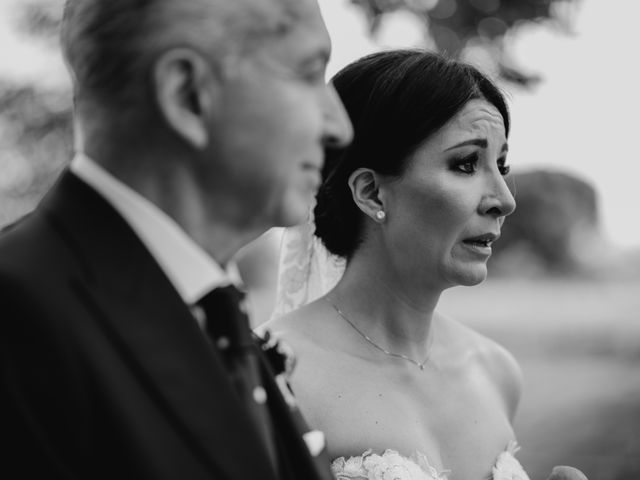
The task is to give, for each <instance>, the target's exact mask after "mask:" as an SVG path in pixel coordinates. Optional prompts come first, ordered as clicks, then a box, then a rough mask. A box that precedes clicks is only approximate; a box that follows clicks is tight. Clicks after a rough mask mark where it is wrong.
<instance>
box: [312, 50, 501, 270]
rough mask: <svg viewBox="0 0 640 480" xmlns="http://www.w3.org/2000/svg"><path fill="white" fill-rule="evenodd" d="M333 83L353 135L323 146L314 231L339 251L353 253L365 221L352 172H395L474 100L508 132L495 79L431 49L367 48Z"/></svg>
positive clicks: (403, 166) (331, 250)
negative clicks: (488, 107)
mask: <svg viewBox="0 0 640 480" xmlns="http://www.w3.org/2000/svg"><path fill="white" fill-rule="evenodd" d="M332 82H333V84H334V86H335V88H336V90H337V92H338V95H339V96H340V99H341V100H342V102H343V103H344V105H345V108H346V110H347V113H348V115H349V118H350V119H351V122H352V124H353V128H354V137H353V142H352V143H351V144H350V145H349V146H347V147H345V148H342V149H327V151H326V152H325V153H326V156H325V166H324V168H323V172H322V177H323V183H322V186H321V187H320V189H319V191H318V195H317V204H316V207H315V210H314V214H315V222H316V236H318V238H320V239H321V240H322V242H323V243H324V245H325V247H327V249H328V250H329V251H330V252H331V253H333V254H335V255H339V256H341V257H346V258H350V257H351V256H352V255H353V252H354V251H355V250H356V248H357V247H358V245H359V243H360V242H361V237H362V229H363V225H364V214H363V213H362V212H361V211H360V210H359V209H358V207H357V206H356V204H355V203H354V201H353V199H352V196H351V190H350V188H349V185H348V183H347V182H348V178H349V176H350V175H351V173H352V172H353V171H354V170H356V169H358V168H361V167H366V168H370V169H372V170H374V171H376V172H378V173H380V174H383V175H391V176H400V175H401V174H402V173H403V172H404V170H405V168H406V164H407V160H408V158H409V157H410V155H411V154H412V153H413V152H414V151H415V150H416V149H417V148H418V147H419V146H420V145H421V144H422V143H424V142H425V140H427V139H428V138H429V137H431V135H433V134H434V133H436V132H437V131H438V130H439V129H440V128H441V127H443V126H444V125H445V124H446V123H447V122H448V121H449V120H450V119H451V118H452V117H454V116H455V115H456V114H457V113H458V112H459V111H460V110H462V108H464V106H465V105H466V104H467V103H468V102H469V101H470V100H473V99H477V98H482V99H485V100H486V101H488V102H489V103H491V104H492V105H493V106H495V107H496V109H497V110H498V111H499V112H500V114H501V115H502V119H503V120H504V126H505V133H506V135H507V136H508V134H509V111H508V108H507V105H506V103H505V100H504V97H503V95H502V94H501V93H500V91H499V89H498V88H497V87H496V85H495V84H494V83H493V82H492V81H491V80H489V78H487V77H486V76H485V75H484V74H482V73H480V72H479V71H478V70H477V69H476V68H474V67H472V66H471V65H468V64H466V63H463V62H460V61H457V60H453V59H448V58H445V57H443V56H441V55H439V54H436V53H432V52H426V51H421V50H392V51H386V52H379V53H374V54H372V55H368V56H366V57H364V58H361V59H360V60H357V61H356V62H354V63H352V64H350V65H348V66H347V67H345V68H344V69H342V70H341V71H340V72H338V74H336V75H335V77H333V79H332Z"/></svg>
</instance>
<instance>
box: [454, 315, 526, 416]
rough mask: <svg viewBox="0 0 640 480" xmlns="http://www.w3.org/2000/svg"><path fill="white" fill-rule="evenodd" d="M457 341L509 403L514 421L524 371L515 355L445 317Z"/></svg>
mask: <svg viewBox="0 0 640 480" xmlns="http://www.w3.org/2000/svg"><path fill="white" fill-rule="evenodd" d="M442 318H443V319H442V322H443V323H445V324H446V325H447V326H448V328H449V329H450V331H451V335H452V337H455V338H456V339H457V342H456V343H457V344H458V345H459V347H460V349H461V350H462V351H464V352H466V353H468V354H471V355H470V357H469V358H472V359H473V362H474V364H475V365H476V366H480V367H481V368H482V369H483V370H484V371H485V373H486V376H487V378H488V379H489V381H490V382H491V383H492V384H493V385H495V387H496V388H497V389H498V390H499V392H500V394H501V396H502V398H503V399H504V402H505V408H506V409H507V412H508V414H509V417H510V418H511V419H513V416H514V415H515V412H516V410H517V408H518V404H519V402H520V396H521V393H522V384H523V375H522V369H521V368H520V365H519V364H518V362H517V360H516V359H515V357H514V356H513V354H512V353H511V352H510V351H509V350H507V349H506V348H505V347H504V346H503V345H501V344H500V343H498V342H497V341H495V340H493V339H492V338H489V337H487V336H486V335H483V334H481V333H479V332H477V331H475V330H474V329H472V328H470V327H469V326H467V325H465V324H463V323H462V322H459V321H457V320H454V319H452V318H449V317H442Z"/></svg>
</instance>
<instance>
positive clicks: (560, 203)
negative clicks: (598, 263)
mask: <svg viewBox="0 0 640 480" xmlns="http://www.w3.org/2000/svg"><path fill="white" fill-rule="evenodd" d="M510 183H512V185H513V186H512V190H513V193H514V196H515V198H516V202H517V205H518V206H517V208H516V210H515V212H514V213H513V214H511V216H509V217H508V219H507V220H506V222H505V224H504V226H503V227H502V236H501V238H500V240H499V241H498V242H496V243H495V245H494V246H493V250H494V257H493V258H492V263H493V265H494V266H495V267H496V270H497V271H498V272H500V271H502V272H503V273H507V274H509V273H513V271H520V272H528V273H531V274H536V273H541V272H542V273H554V274H570V273H574V272H580V271H581V270H583V268H585V267H589V266H591V264H592V259H591V258H590V256H591V252H592V251H593V249H594V246H596V245H598V244H599V243H600V242H601V241H602V238H601V234H600V225H599V218H598V199H597V195H596V191H595V189H594V188H593V186H591V185H590V184H589V183H587V182H585V181H583V180H581V179H579V178H576V177H575V176H573V175H569V174H566V173H563V172H559V171H548V170H533V171H528V172H522V173H514V174H513V178H512V179H510Z"/></svg>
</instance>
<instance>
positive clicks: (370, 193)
mask: <svg viewBox="0 0 640 480" xmlns="http://www.w3.org/2000/svg"><path fill="white" fill-rule="evenodd" d="M348 183H349V188H350V189H351V196H352V197H353V201H354V202H355V204H356V205H357V206H358V208H359V209H360V210H362V212H363V213H364V214H365V215H367V216H368V217H370V218H371V219H373V220H374V221H375V222H380V221H381V220H383V219H381V218H380V216H379V215H380V214H379V213H378V212H384V211H385V205H384V201H383V198H382V196H381V195H380V177H379V175H378V174H377V173H376V172H375V171H373V170H371V169H370V168H358V169H356V170H354V171H353V173H351V175H349V180H348Z"/></svg>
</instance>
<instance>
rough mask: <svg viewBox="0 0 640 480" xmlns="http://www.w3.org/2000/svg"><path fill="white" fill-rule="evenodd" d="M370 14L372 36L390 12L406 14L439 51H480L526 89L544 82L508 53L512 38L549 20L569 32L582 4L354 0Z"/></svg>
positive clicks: (565, 0)
mask: <svg viewBox="0 0 640 480" xmlns="http://www.w3.org/2000/svg"><path fill="white" fill-rule="evenodd" d="M351 1H352V3H354V4H355V5H357V6H359V7H360V8H362V9H363V11H364V12H365V14H366V16H367V18H368V20H369V30H370V31H371V33H372V34H373V35H375V33H376V32H377V30H378V29H379V27H380V25H381V23H382V22H383V21H384V18H385V16H386V15H388V14H389V13H392V12H395V11H398V10H406V11H409V12H411V13H413V14H414V15H416V16H417V17H418V18H419V19H420V20H421V21H422V22H423V23H424V25H425V35H426V37H427V38H426V39H425V41H426V40H427V39H431V40H432V41H433V43H435V46H436V48H437V49H438V50H439V51H442V52H446V53H448V54H450V55H453V56H455V57H463V58H464V54H465V52H466V51H468V50H469V49H471V48H475V49H481V50H483V51H484V52H485V53H486V55H484V56H483V58H485V60H488V61H490V62H491V63H492V65H485V67H486V68H487V69H488V70H492V71H494V72H495V73H496V74H497V75H498V76H499V77H500V78H502V79H503V80H505V81H507V82H510V83H512V84H517V85H520V86H523V87H530V86H532V85H533V84H535V83H537V82H538V81H539V80H540V77H539V76H538V75H537V74H535V73H527V72H526V71H525V69H524V68H523V67H520V66H518V65H516V63H515V61H514V59H513V58H511V57H510V55H509V52H508V49H507V48H506V46H507V44H508V39H509V35H510V34H512V33H513V32H515V31H517V29H518V28H519V27H522V26H523V25H526V24H530V23H532V22H536V23H538V22H546V23H547V24H548V25H550V26H553V27H555V28H557V29H559V30H560V31H563V32H566V33H570V32H571V29H572V24H573V21H574V18H573V16H574V13H575V11H576V8H577V5H578V3H579V1H580V0H351ZM525 68H526V66H525Z"/></svg>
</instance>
